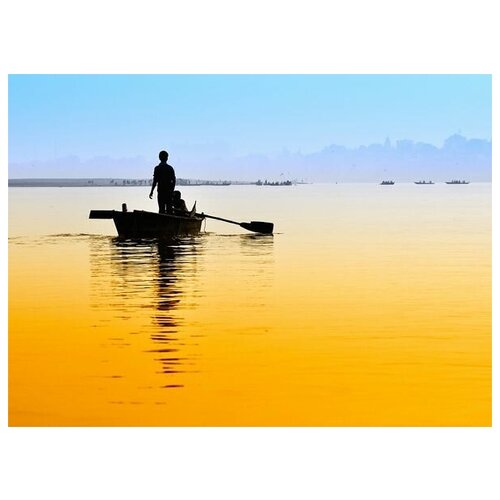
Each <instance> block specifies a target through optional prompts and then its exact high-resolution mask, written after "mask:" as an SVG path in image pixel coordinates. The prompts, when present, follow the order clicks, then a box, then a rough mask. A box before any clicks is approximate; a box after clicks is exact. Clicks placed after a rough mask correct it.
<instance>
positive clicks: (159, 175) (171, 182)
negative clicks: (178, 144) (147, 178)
mask: <svg viewBox="0 0 500 500" xmlns="http://www.w3.org/2000/svg"><path fill="white" fill-rule="evenodd" d="M159 157H160V164H159V165H158V166H156V167H155V170H154V173H153V185H152V186H151V192H150V193H149V198H150V199H152V198H153V191H154V190H155V187H156V185H158V208H159V212H160V213H161V214H165V213H167V214H171V213H172V201H173V195H174V188H175V172H174V169H173V168H172V167H171V166H170V165H169V164H168V163H167V160H168V153H167V152H166V151H160V154H159Z"/></svg>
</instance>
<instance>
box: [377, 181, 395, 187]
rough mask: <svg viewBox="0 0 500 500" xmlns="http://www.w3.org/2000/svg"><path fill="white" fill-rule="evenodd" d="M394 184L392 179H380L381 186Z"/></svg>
mask: <svg viewBox="0 0 500 500" xmlns="http://www.w3.org/2000/svg"><path fill="white" fill-rule="evenodd" d="M393 184H394V181H382V182H381V183H380V185H381V186H392V185H393Z"/></svg>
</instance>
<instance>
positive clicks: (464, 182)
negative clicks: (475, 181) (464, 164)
mask: <svg viewBox="0 0 500 500" xmlns="http://www.w3.org/2000/svg"><path fill="white" fill-rule="evenodd" d="M446 184H469V181H459V180H452V181H446Z"/></svg>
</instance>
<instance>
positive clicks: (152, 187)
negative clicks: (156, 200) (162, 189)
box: [149, 168, 158, 200]
mask: <svg viewBox="0 0 500 500" xmlns="http://www.w3.org/2000/svg"><path fill="white" fill-rule="evenodd" d="M156 184H158V179H157V178H156V168H155V171H154V172H153V185H152V186H151V192H150V193H149V199H150V200H151V199H152V198H153V191H154V190H155V187H156Z"/></svg>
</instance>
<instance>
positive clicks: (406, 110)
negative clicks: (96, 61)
mask: <svg viewBox="0 0 500 500" xmlns="http://www.w3.org/2000/svg"><path fill="white" fill-rule="evenodd" d="M457 132H460V133H462V134H463V135H465V136H467V137H468V138H481V139H488V140H490V139H491V77H490V76H488V75H371V76H366V75H229V76H228V75H11V76H10V77H9V162H10V163H12V162H30V161H47V160H51V159H55V158H58V157H64V156H67V155H76V156H79V157H80V158H81V159H83V160H85V159H89V158H92V157H95V156H109V157H112V158H126V157H135V156H143V157H146V158H154V159H155V160H156V157H157V152H158V151H159V150H160V149H163V148H166V149H168V150H169V151H170V153H171V158H172V157H175V153H176V149H178V151H183V152H184V153H185V152H186V151H188V152H189V151H191V152H192V154H193V155H203V154H206V152H207V151H208V152H210V153H211V154H212V153H213V154H219V155H245V154H254V153H262V154H265V155H272V154H277V153H279V152H280V151H283V149H288V150H290V151H298V150H300V151H301V152H302V153H311V152H314V151H319V150H321V149H323V148H324V147H325V146H328V145H329V144H332V143H335V144H341V145H345V146H348V147H357V146H360V145H367V144H371V143H376V142H379V143H380V142H383V141H384V140H385V138H386V137H390V138H391V139H392V140H393V141H395V140H397V139H412V140H414V141H422V142H428V143H431V144H434V145H437V146H441V145H442V143H443V141H444V139H446V138H447V137H448V136H450V135H452V134H454V133H457Z"/></svg>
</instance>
